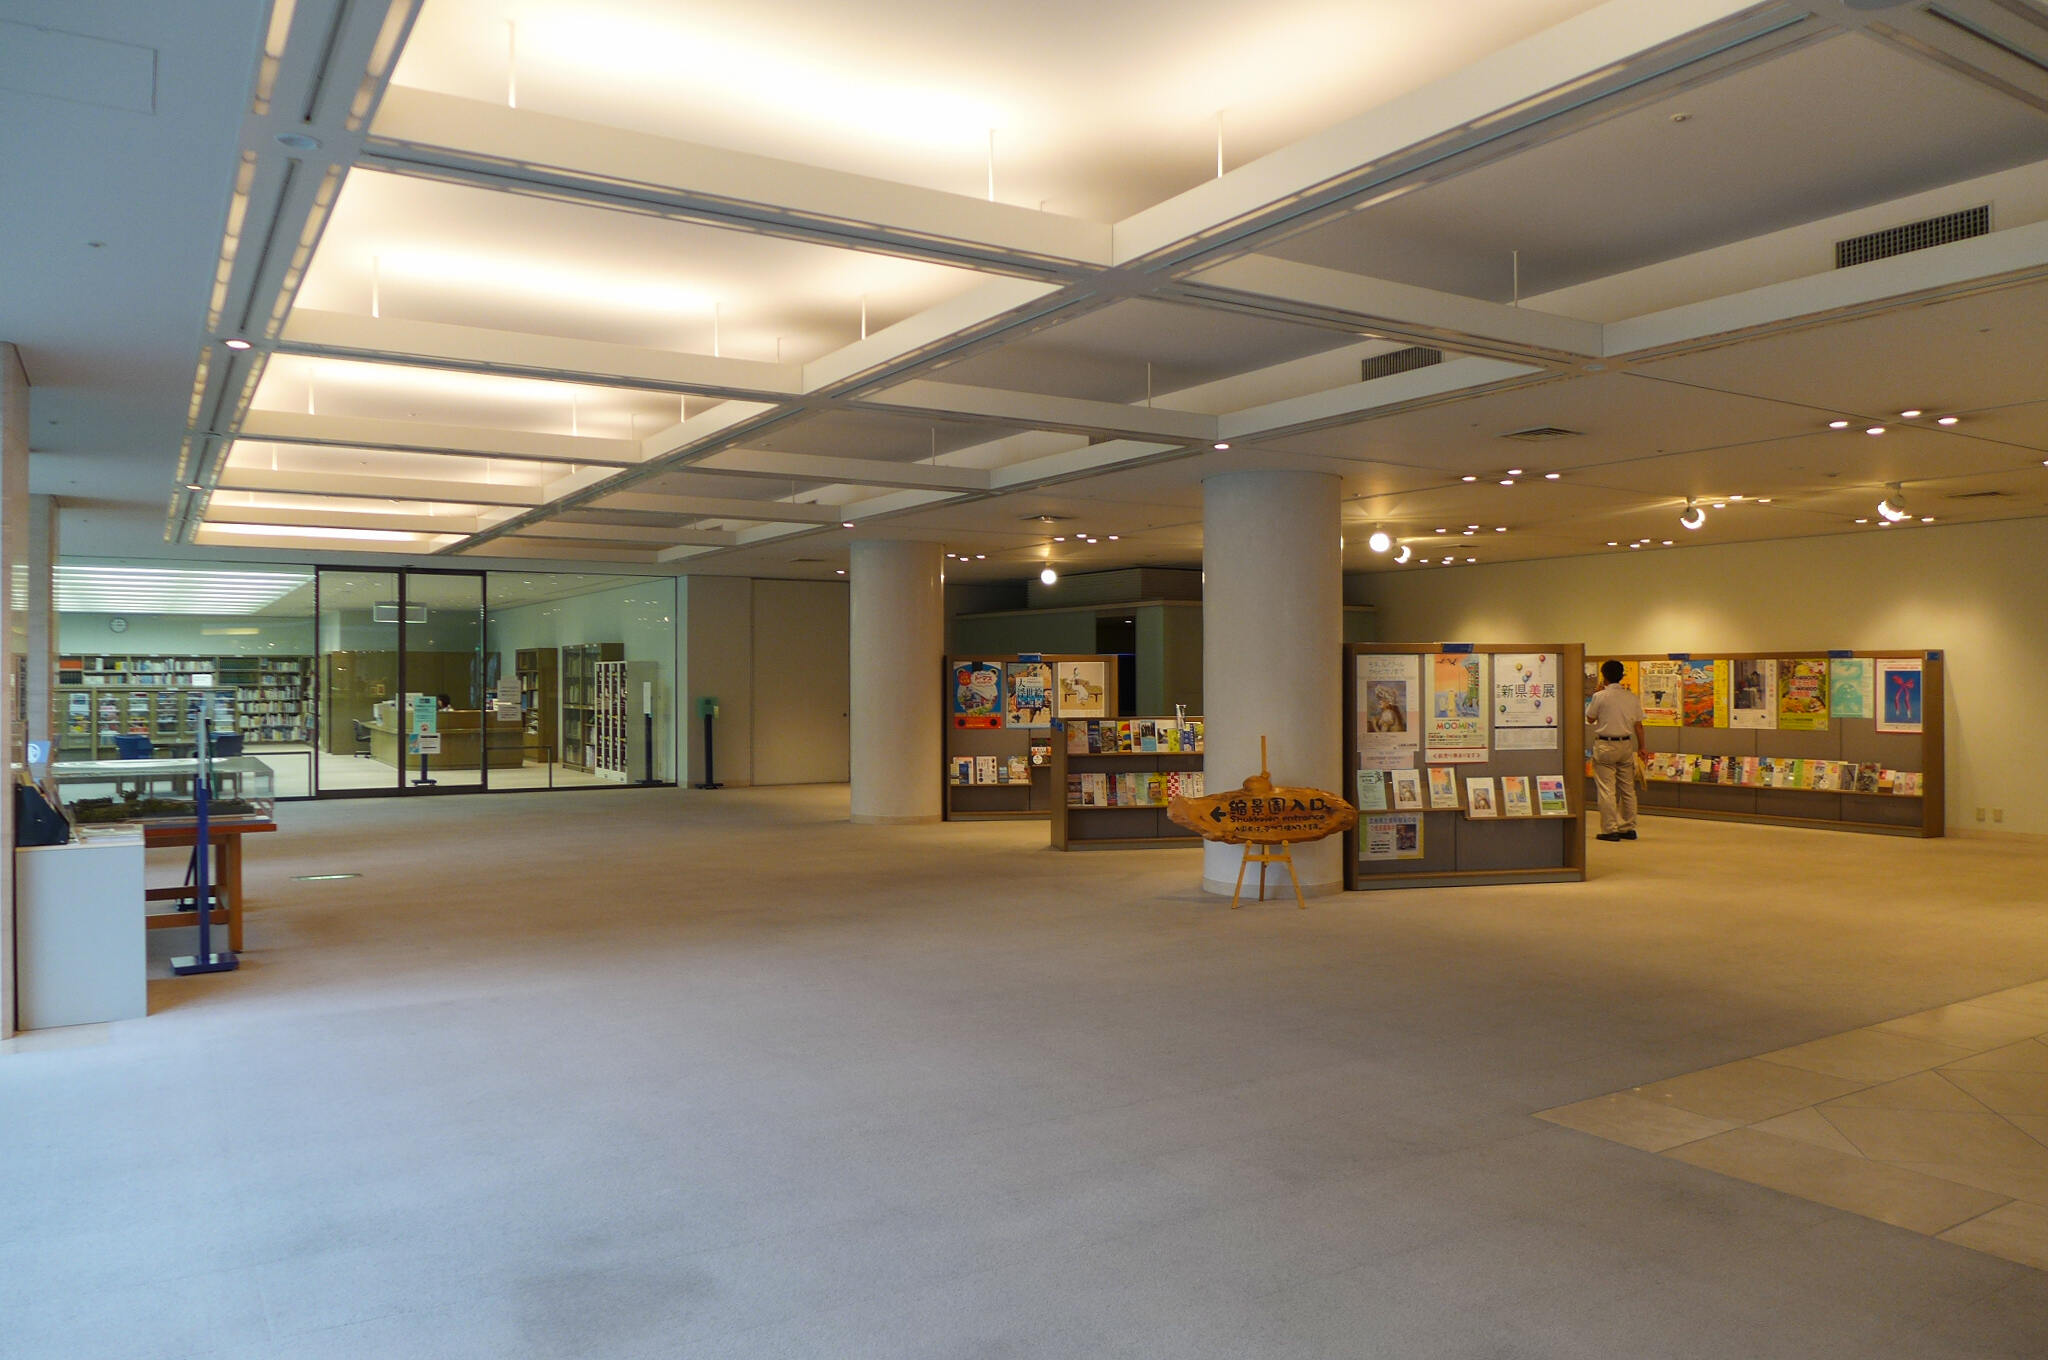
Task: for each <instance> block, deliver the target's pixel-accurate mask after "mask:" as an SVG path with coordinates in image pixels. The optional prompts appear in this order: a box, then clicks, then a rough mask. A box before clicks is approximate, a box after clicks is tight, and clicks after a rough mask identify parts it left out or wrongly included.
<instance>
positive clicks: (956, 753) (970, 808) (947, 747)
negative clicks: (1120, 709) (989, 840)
mask: <svg viewBox="0 0 2048 1360" xmlns="http://www.w3.org/2000/svg"><path fill="white" fill-rule="evenodd" d="M1034 664H1035V665H1041V666H1044V667H1047V668H1049V669H1050V670H1051V671H1052V673H1053V689H1052V692H1051V693H1050V694H1049V695H1048V696H1046V697H1048V698H1049V699H1050V701H1051V705H1050V707H1049V708H1047V709H1042V710H1041V709H1026V710H1022V711H1020V710H1019V708H1018V707H1017V705H1016V704H1015V703H1014V702H1013V700H1014V699H1015V698H1016V695H1015V694H1014V692H1013V683H1014V679H1015V675H1016V672H1015V670H1014V668H1017V667H1022V666H1027V665H1034ZM1076 664H1078V665H1080V666H1082V667H1083V668H1084V671H1083V675H1084V679H1085V681H1086V685H1088V686H1092V685H1093V684H1094V683H1095V681H1094V677H1095V675H1096V671H1095V670H1094V669H1092V668H1094V667H1098V666H1099V667H1100V668H1101V669H1100V675H1101V680H1100V693H1099V694H1097V695H1094V696H1093V699H1094V703H1095V704H1096V705H1097V706H1098V707H1099V711H1100V713H1101V715H1102V716H1104V717H1112V718H1113V717H1115V716H1116V711H1117V710H1116V696H1117V658H1116V657H1115V656H1113V655H1095V654H1092V653H1069V652H1045V653H1042V654H1029V653H1026V654H1016V653H1012V654H1010V655H1007V656H1005V655H1000V654H991V653H987V652H977V653H971V654H962V655H960V656H949V657H947V658H946V668H945V671H944V673H943V675H942V677H941V683H942V684H943V685H944V687H945V688H944V691H943V692H944V694H945V695H946V703H945V704H944V706H943V707H944V722H945V724H946V727H945V733H944V735H943V737H942V738H941V749H942V750H943V751H944V753H945V759H944V760H943V761H942V762H941V768H940V770H939V779H940V780H941V781H942V798H941V802H940V807H941V808H942V809H943V815H944V818H945V820H946V821H949V822H982V821H1000V820H1003V819H1007V818H1018V817H1050V816H1052V815H1053V807H1054V804H1055V803H1057V802H1058V801H1059V800H1060V797H1063V796H1064V794H1065V789H1066V781H1065V780H1064V779H1058V780H1056V779H1054V778H1053V775H1052V768H1053V767H1052V763H1051V762H1052V761H1053V760H1054V759H1056V758H1057V757H1056V756H1055V755H1054V754H1053V753H1054V752H1056V751H1057V750H1058V748H1059V746H1060V738H1061V734H1060V733H1059V732H1057V731H1055V730H1054V728H1053V726H1052V724H1053V723H1054V721H1056V720H1057V718H1058V716H1059V702H1060V699H1059V689H1058V687H1059V679H1060V668H1061V667H1063V666H1065V667H1072V666H1074V665H1076ZM963 667H964V668H967V670H968V671H969V672H970V673H971V672H973V671H975V670H977V669H980V670H982V671H983V672H984V673H986V672H994V673H997V674H998V675H999V676H1000V681H999V683H1000V686H1001V692H1000V693H999V694H998V695H997V696H996V707H995V713H996V715H997V716H998V717H999V719H1000V721H998V722H997V723H996V724H995V725H988V717H989V715H987V714H979V715H976V714H968V713H963V712H961V711H960V710H961V708H962V701H961V695H960V683H961V671H962V668H963ZM1068 674H1069V675H1070V676H1071V674H1072V672H1071V671H1069V672H1068ZM1020 717H1021V718H1023V719H1025V724H1019V723H1016V722H1013V721H1011V719H1013V718H1020ZM963 719H964V721H963ZM1027 724H1028V725H1027ZM1034 746H1036V747H1037V748H1038V751H1039V756H1040V760H1039V762H1038V763H1036V764H1034V763H1032V748H1033V747H1034ZM1020 759H1021V760H1022V761H1023V773H1024V776H1025V777H1024V778H1023V779H1021V780H1019V779H1013V778H1011V776H1012V775H1013V774H1014V773H1015V772H1016V765H1017V761H1018V760H1020ZM963 761H964V762H966V764H965V765H964V766H963V765H962V762H963ZM963 772H964V773H965V774H966V775H967V776H968V777H967V778H964V779H963V778H962V777H961V775H962V773H963ZM1056 792H1057V794H1058V796H1055V794H1056Z"/></svg>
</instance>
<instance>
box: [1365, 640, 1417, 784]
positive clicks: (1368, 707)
mask: <svg viewBox="0 0 2048 1360" xmlns="http://www.w3.org/2000/svg"><path fill="white" fill-rule="evenodd" d="M1421 662H1422V658H1421V657H1419V656H1415V655H1413V654H1409V655H1405V656H1361V657H1359V658H1358V676H1357V692H1358V763H1359V764H1361V765H1374V766H1378V767H1379V768H1381V769H1388V770H1400V769H1411V768H1413V767H1414V765H1415V757H1416V752H1418V751H1419V750H1420V749H1421V746H1422V733H1421V730H1420V727H1421V724H1420V723H1418V722H1417V721H1416V719H1417V714H1416V711H1415V710H1416V701H1417V700H1418V699H1419V698H1420V697H1421V695H1420V692H1419V691H1420V685H1419V680H1420V675H1419V671H1420V668H1421Z"/></svg>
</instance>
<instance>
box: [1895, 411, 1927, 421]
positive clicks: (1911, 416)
mask: <svg viewBox="0 0 2048 1360" xmlns="http://www.w3.org/2000/svg"><path fill="white" fill-rule="evenodd" d="M1923 414H1924V413H1923V412H1920V411H1901V412H1899V419H1900V420H1918V419H1919V418H1920V417H1921V416H1922V415H1923Z"/></svg>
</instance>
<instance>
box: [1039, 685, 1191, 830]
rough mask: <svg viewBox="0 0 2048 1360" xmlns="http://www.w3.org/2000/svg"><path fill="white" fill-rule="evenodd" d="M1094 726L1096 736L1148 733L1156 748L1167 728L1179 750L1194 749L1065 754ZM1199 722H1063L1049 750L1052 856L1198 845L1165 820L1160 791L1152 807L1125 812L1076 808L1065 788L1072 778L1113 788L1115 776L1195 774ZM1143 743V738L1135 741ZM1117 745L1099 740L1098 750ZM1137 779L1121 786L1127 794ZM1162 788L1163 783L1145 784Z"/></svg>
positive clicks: (1169, 719)
mask: <svg viewBox="0 0 2048 1360" xmlns="http://www.w3.org/2000/svg"><path fill="white" fill-rule="evenodd" d="M1091 725H1093V726H1094V727H1096V728H1097V729H1098V731H1102V730H1105V729H1106V731H1107V733H1108V734H1115V733H1117V732H1119V731H1120V730H1121V729H1123V728H1124V727H1125V726H1126V725H1128V726H1129V727H1131V728H1133V729H1135V730H1136V731H1138V732H1143V731H1145V730H1147V729H1150V731H1151V733H1152V734H1153V735H1152V740H1153V743H1154V745H1155V746H1158V745H1163V744H1166V743H1165V742H1164V741H1163V740H1162V738H1161V736H1160V734H1161V733H1163V732H1164V731H1165V730H1166V729H1167V728H1172V727H1176V726H1178V727H1179V730H1180V731H1181V732H1182V733H1183V734H1184V736H1183V740H1182V744H1183V746H1188V745H1192V746H1193V747H1195V748H1196V749H1193V750H1188V749H1183V750H1179V751H1171V750H1152V751H1142V750H1141V751H1119V750H1115V749H1109V750H1101V749H1097V750H1092V751H1086V752H1082V751H1075V750H1071V749H1070V745H1072V744H1077V743H1070V741H1069V738H1070V737H1071V736H1072V735H1073V734H1074V733H1075V732H1076V731H1085V730H1086V729H1087V728H1088V727H1089V726H1091ZM1201 732H1202V719H1200V718H1198V717H1194V716H1190V717H1188V718H1187V719H1186V721H1185V723H1181V722H1180V720H1178V719H1176V718H1174V717H1172V716H1170V715H1169V716H1167V717H1164V718H1126V719H1113V718H1112V719H1104V720H1102V721H1100V722H1094V723H1092V724H1091V722H1090V720H1088V719H1085V718H1076V719H1073V720H1072V721H1071V722H1062V724H1061V728H1060V730H1059V731H1057V732H1055V733H1054V734H1053V735H1054V740H1053V747H1052V767H1051V773H1052V788H1053V790H1054V791H1055V793H1056V795H1057V796H1056V797H1055V799H1054V802H1053V808H1052V848H1053V849H1055V850H1141V849H1148V848H1183V847H1186V846H1191V845H1200V844H1201V843H1202V838H1201V837H1199V836H1197V835H1195V833H1194V832H1192V831H1189V830H1188V829H1187V828H1186V827H1183V826H1176V825H1175V824H1174V823H1172V822H1170V821H1168V820H1167V817H1166V798H1165V795H1164V791H1163V790H1161V793H1160V796H1159V799H1158V801H1157V802H1144V803H1134V804H1132V805H1130V806H1115V807H1109V806H1096V805H1081V804H1078V803H1076V802H1074V801H1072V799H1071V797H1070V795H1069V786H1070V784H1071V783H1072V778H1071V777H1072V776H1075V775H1101V776H1102V777H1103V782H1104V783H1105V784H1107V785H1110V786H1115V785H1117V784H1118V782H1119V776H1125V775H1130V776H1146V775H1161V776H1164V775H1170V774H1177V773H1184V774H1199V773H1200V772H1201V770H1202V764H1203V760H1204V755H1203V751H1202V749H1201V747H1202V739H1201ZM1139 740H1142V738H1139ZM1118 744H1119V743H1118V742H1117V741H1116V740H1115V739H1114V736H1113V735H1112V738H1111V739H1110V740H1107V741H1103V740H1098V741H1097V742H1096V743H1095V745H1097V746H1098V747H1102V746H1108V747H1111V748H1114V747H1115V746H1117V745H1118ZM1145 782H1147V781H1145V780H1144V779H1142V778H1136V779H1125V780H1123V781H1122V784H1123V786H1124V787H1125V788H1127V789H1128V788H1129V787H1131V786H1132V785H1134V784H1142V783H1145ZM1150 782H1152V783H1154V784H1159V785H1163V784H1164V783H1165V782H1166V781H1165V780H1164V779H1163V778H1162V779H1159V780H1154V781H1150Z"/></svg>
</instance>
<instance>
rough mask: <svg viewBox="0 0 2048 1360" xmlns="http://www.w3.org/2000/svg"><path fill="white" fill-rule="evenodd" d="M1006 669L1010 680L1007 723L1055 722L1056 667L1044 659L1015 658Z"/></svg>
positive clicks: (1005, 711)
mask: <svg viewBox="0 0 2048 1360" xmlns="http://www.w3.org/2000/svg"><path fill="white" fill-rule="evenodd" d="M1004 669H1005V670H1006V671H1007V672H1008V684H1007V685H1006V686H1005V691H1006V692H1005V694H1004V698H1003V723H1004V725H1005V726H1007V727H1051V726H1052V667H1050V666H1048V665H1046V664H1045V663H1044V662H1043V661H1012V662H1010V663H1009V664H1008V665H1007V666H1005V667H1004Z"/></svg>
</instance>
